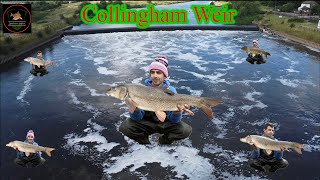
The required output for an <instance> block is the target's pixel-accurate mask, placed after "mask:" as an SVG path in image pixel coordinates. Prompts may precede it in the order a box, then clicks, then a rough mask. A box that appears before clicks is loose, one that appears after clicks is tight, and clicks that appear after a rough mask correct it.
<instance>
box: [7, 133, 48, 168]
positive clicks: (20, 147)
mask: <svg viewBox="0 0 320 180" xmlns="http://www.w3.org/2000/svg"><path fill="white" fill-rule="evenodd" d="M6 146H7V147H11V148H13V149H15V150H16V151H17V158H16V159H15V160H14V162H15V163H16V164H17V165H20V166H22V167H27V165H28V163H31V164H32V167H36V166H39V165H41V164H43V163H44V162H45V159H44V158H42V157H41V151H44V152H46V154H47V155H48V156H51V151H53V150H54V148H48V147H42V146H39V145H38V144H37V143H36V142H35V141H34V132H33V131H32V130H29V131H28V133H27V136H26V140H25V141H24V142H21V141H12V142H9V143H8V144H7V145H6Z"/></svg>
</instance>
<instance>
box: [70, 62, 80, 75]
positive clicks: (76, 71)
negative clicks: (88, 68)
mask: <svg viewBox="0 0 320 180" xmlns="http://www.w3.org/2000/svg"><path fill="white" fill-rule="evenodd" d="M76 66H77V69H76V70H75V71H73V72H72V73H73V74H79V73H80V66H79V65H78V64H76Z"/></svg>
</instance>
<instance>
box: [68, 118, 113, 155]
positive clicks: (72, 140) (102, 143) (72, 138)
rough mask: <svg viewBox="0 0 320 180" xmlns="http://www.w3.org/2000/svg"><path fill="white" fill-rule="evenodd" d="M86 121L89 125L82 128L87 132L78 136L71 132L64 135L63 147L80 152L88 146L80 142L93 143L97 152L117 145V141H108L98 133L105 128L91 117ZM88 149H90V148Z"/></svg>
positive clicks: (108, 149)
mask: <svg viewBox="0 0 320 180" xmlns="http://www.w3.org/2000/svg"><path fill="white" fill-rule="evenodd" d="M87 123H88V126H90V127H88V128H86V129H85V130H84V132H85V133H87V134H86V135H84V136H80V135H77V134H75V133H71V134H67V135H65V136H64V139H66V140H67V143H66V145H65V146H64V148H67V149H72V150H73V153H80V154H81V153H83V152H84V150H85V149H86V148H89V147H88V146H86V145H80V143H95V144H96V145H95V146H94V148H95V149H96V151H98V152H105V151H106V152H108V151H110V150H111V149H113V148H114V147H115V146H118V145H119V143H114V142H108V141H107V139H106V138H105V137H104V136H102V135H101V134H100V133H101V131H102V130H103V129H106V128H104V127H102V126H100V125H98V124H96V123H94V122H92V120H91V119H89V120H88V122H87ZM90 149H91V148H90ZM90 151H92V149H91V150H90Z"/></svg>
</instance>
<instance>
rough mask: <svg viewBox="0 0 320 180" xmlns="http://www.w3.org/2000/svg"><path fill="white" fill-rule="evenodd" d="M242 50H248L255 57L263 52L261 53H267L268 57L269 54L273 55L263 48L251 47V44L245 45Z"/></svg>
mask: <svg viewBox="0 0 320 180" xmlns="http://www.w3.org/2000/svg"><path fill="white" fill-rule="evenodd" d="M241 50H242V51H244V52H246V53H247V54H252V56H253V57H254V56H255V55H256V54H261V55H265V56H266V58H268V56H271V54H270V53H268V52H266V51H264V50H262V49H259V48H256V47H249V46H243V47H242V48H241Z"/></svg>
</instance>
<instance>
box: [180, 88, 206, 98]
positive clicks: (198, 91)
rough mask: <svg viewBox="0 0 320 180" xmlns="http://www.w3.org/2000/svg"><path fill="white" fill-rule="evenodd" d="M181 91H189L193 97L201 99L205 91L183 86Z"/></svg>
mask: <svg viewBox="0 0 320 180" xmlns="http://www.w3.org/2000/svg"><path fill="white" fill-rule="evenodd" d="M180 89H186V90H188V91H189V92H190V93H191V95H193V96H199V97H200V96H201V95H202V93H203V90H192V89H191V88H190V87H186V86H181V87H180Z"/></svg>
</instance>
